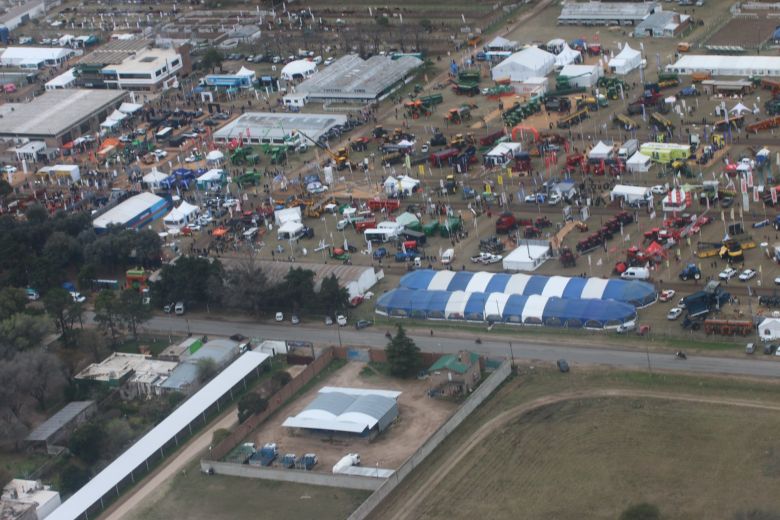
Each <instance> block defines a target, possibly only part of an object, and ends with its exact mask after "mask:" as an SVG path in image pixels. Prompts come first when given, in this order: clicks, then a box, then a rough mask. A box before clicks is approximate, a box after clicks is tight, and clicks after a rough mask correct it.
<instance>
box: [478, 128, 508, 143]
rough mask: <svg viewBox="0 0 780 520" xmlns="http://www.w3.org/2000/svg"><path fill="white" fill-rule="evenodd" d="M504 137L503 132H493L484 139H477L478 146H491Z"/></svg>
mask: <svg viewBox="0 0 780 520" xmlns="http://www.w3.org/2000/svg"><path fill="white" fill-rule="evenodd" d="M502 137H504V130H499V131H498V132H493V133H492V134H488V135H486V136H485V137H480V139H479V145H480V146H493V145H494V144H495V142H496V141H498V140H499V139H501V138H502Z"/></svg>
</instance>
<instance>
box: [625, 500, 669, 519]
mask: <svg viewBox="0 0 780 520" xmlns="http://www.w3.org/2000/svg"><path fill="white" fill-rule="evenodd" d="M659 518H661V512H660V511H659V510H658V507H657V506H655V505H653V504H648V503H647V502H642V503H641V504H635V505H633V506H631V507H629V508H628V509H626V510H625V511H623V512H622V513H621V514H620V520H658V519H659Z"/></svg>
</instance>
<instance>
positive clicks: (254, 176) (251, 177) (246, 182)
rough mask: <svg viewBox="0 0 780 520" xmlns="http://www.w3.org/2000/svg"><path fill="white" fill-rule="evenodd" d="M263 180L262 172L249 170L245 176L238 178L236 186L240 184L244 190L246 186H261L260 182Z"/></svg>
mask: <svg viewBox="0 0 780 520" xmlns="http://www.w3.org/2000/svg"><path fill="white" fill-rule="evenodd" d="M262 178H263V176H262V175H261V174H260V172H256V171H255V170H247V171H246V172H244V174H243V175H240V176H239V177H238V178H236V184H238V187H239V188H241V189H242V190H243V189H244V188H245V187H246V186H250V185H251V186H257V185H258V184H260V180H261V179H262Z"/></svg>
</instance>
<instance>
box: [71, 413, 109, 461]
mask: <svg viewBox="0 0 780 520" xmlns="http://www.w3.org/2000/svg"><path fill="white" fill-rule="evenodd" d="M104 433H105V432H104V430H103V428H102V427H101V426H100V425H99V424H98V423H96V422H88V423H85V424H83V425H81V426H79V427H78V428H76V430H75V431H74V432H73V435H71V436H70V442H69V443H68V449H70V451H71V453H73V454H74V455H76V456H77V457H78V458H80V459H81V460H83V461H84V462H86V463H87V464H90V465H91V464H94V463H95V462H97V461H98V459H99V458H100V456H101V454H102V450H103V438H104Z"/></svg>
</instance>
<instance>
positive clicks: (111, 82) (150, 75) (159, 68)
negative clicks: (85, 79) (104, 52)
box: [101, 49, 182, 90]
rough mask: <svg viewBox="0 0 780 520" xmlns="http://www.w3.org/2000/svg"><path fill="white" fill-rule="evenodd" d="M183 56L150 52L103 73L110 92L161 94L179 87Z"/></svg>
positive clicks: (162, 50) (109, 67) (155, 51)
mask: <svg viewBox="0 0 780 520" xmlns="http://www.w3.org/2000/svg"><path fill="white" fill-rule="evenodd" d="M181 68H182V58H181V54H179V53H178V52H176V51H175V50H173V49H147V50H144V51H141V52H139V53H137V54H135V55H133V56H132V57H129V58H127V59H125V60H124V61H122V63H119V64H116V65H108V66H107V67H104V68H103V70H102V71H101V73H102V75H103V76H104V78H105V83H106V85H107V86H108V87H109V88H119V89H125V90H159V89H168V88H171V87H174V86H176V83H177V77H176V75H177V73H178V71H179V70H180V69H181Z"/></svg>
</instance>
